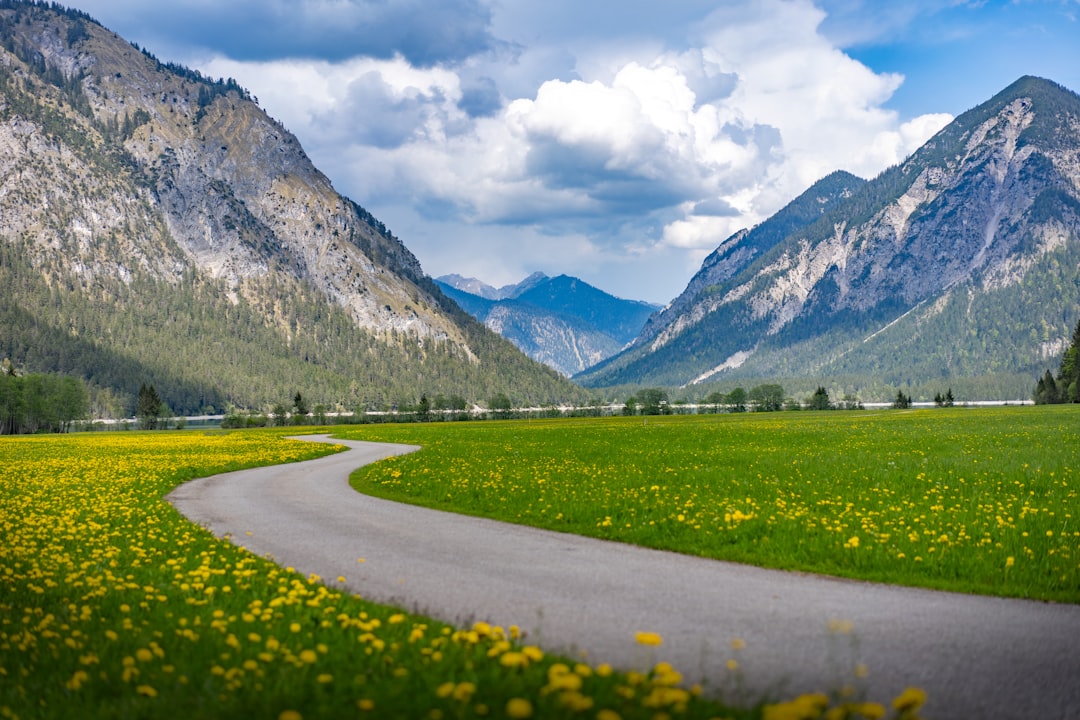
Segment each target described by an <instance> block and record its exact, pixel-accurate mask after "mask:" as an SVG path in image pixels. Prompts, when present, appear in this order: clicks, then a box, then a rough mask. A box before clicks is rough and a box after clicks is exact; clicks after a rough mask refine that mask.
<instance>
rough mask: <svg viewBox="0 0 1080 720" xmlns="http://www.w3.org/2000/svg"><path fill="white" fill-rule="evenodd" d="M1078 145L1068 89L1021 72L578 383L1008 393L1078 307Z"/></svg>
mask: <svg viewBox="0 0 1080 720" xmlns="http://www.w3.org/2000/svg"><path fill="white" fill-rule="evenodd" d="M1078 149H1080V97H1077V95H1075V94H1074V93H1072V92H1070V91H1068V90H1066V89H1064V88H1062V87H1060V86H1057V85H1055V84H1054V83H1051V82H1049V81H1046V80H1042V79H1039V78H1031V77H1025V78H1021V79H1020V80H1018V81H1017V82H1016V83H1014V84H1013V85H1011V86H1009V87H1008V88H1006V89H1005V90H1004V91H1002V92H1001V93H1000V94H998V95H997V96H996V97H994V98H993V99H991V100H990V101H988V102H986V103H984V104H983V105H980V106H979V107H977V108H974V109H973V110H971V111H969V112H967V113H964V114H963V115H961V116H960V117H958V118H957V119H956V120H955V121H954V122H953V123H951V124H950V125H949V126H948V127H946V128H945V129H943V130H942V131H941V132H940V133H938V135H936V136H935V137H933V138H932V139H931V140H930V141H929V142H927V143H926V145H924V146H923V147H922V148H921V149H920V150H918V151H917V152H916V153H915V154H913V155H912V156H911V157H910V158H908V160H906V161H905V162H904V163H903V164H901V165H899V166H897V167H894V168H891V169H889V170H887V171H886V172H884V173H883V174H882V175H880V176H879V177H877V178H875V179H874V180H872V181H870V182H868V183H865V184H862V185H860V186H858V187H855V188H852V189H851V191H850V192H849V193H847V194H846V197H841V198H839V199H838V200H837V201H836V202H835V203H833V204H831V208H829V209H828V210H827V211H826V212H825V214H824V216H823V217H821V218H820V219H818V220H816V221H815V222H813V223H812V224H810V225H807V226H805V227H803V228H798V229H796V230H795V231H794V232H791V233H790V234H788V235H787V236H786V237H784V238H783V240H782V241H780V242H779V243H777V244H776V245H774V246H773V247H771V248H770V249H767V250H764V251H762V252H761V253H760V254H759V255H758V256H756V257H755V258H753V259H752V260H751V262H750V263H749V264H746V265H743V266H737V267H735V268H734V271H733V272H731V273H729V274H726V275H722V276H718V277H717V278H716V279H709V280H708V281H706V282H699V283H698V284H697V285H696V286H695V285H694V284H693V283H692V284H691V287H690V288H688V290H687V292H686V293H684V294H683V295H682V296H681V297H680V298H679V299H677V300H676V301H675V302H674V303H673V304H672V308H674V311H673V312H670V315H669V313H668V312H665V313H664V315H669V316H668V317H666V318H665V317H663V316H661V318H659V319H658V322H657V323H656V325H657V327H659V328H660V330H659V331H653V332H651V334H649V333H643V335H642V337H641V338H640V339H639V340H638V341H637V342H636V343H635V345H634V346H633V347H632V348H630V349H629V350H628V351H626V352H625V353H623V354H621V355H620V356H618V357H616V358H613V359H611V360H609V361H608V362H607V363H605V364H604V365H603V366H601V367H598V368H596V369H595V370H594V371H591V372H590V373H588V374H587V375H584V376H582V377H581V378H580V379H581V380H582V381H583V382H584V383H585V384H587V385H593V386H602V385H613V384H618V383H627V382H636V383H650V384H668V385H685V384H690V383H695V382H696V383H700V382H704V381H707V380H725V381H747V380H752V379H754V378H799V377H803V378H823V377H833V378H846V379H847V380H849V381H851V382H852V383H854V384H856V385H858V384H862V385H864V386H865V385H867V384H870V383H872V382H884V383H892V384H905V383H917V382H926V381H929V380H934V381H941V382H945V381H947V380H950V379H958V378H983V379H985V380H986V381H987V383H988V385H987V387H991V386H992V387H996V388H1004V389H1002V392H1009V393H1017V394H1014V395H1012V396H1013V397H1017V396H1020V397H1026V396H1027V394H1029V393H1030V388H1026V389H1025V387H1026V385H1030V381H1029V380H1024V379H1023V378H1030V377H1034V375H1035V374H1037V373H1039V372H1041V369H1043V366H1044V365H1045V364H1046V363H1048V362H1051V359H1052V358H1053V357H1054V355H1055V354H1056V353H1060V351H1061V349H1062V348H1063V347H1064V343H1065V339H1066V338H1067V336H1068V332H1069V327H1070V324H1071V323H1073V322H1075V319H1076V317H1077V316H1078V315H1080V291H1078V288H1080V270H1078V268H1080V157H1078ZM748 237H750V234H745V235H741V236H735V237H734V238H732V239H731V240H729V241H728V242H726V243H725V244H724V245H722V246H721V248H720V249H719V250H718V252H720V253H726V254H727V255H728V256H732V255H734V254H735V253H736V252H737V251H738V250H739V249H740V246H741V245H742V244H743V243H745V242H746V238H748ZM726 248H730V249H726ZM708 262H709V261H706V265H708ZM703 272H706V269H704V268H703ZM1003 378H1013V379H1014V381H1013V382H1012V384H1009V382H1005V381H1004V380H1002V379H1003ZM1018 383H1022V384H1018Z"/></svg>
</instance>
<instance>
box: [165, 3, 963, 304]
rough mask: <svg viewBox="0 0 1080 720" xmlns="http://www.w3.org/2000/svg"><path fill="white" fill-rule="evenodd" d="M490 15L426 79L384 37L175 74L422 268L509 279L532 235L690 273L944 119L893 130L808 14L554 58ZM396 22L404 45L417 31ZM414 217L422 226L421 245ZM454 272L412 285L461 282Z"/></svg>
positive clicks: (729, 10)
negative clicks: (278, 125) (270, 130)
mask: <svg viewBox="0 0 1080 720" xmlns="http://www.w3.org/2000/svg"><path fill="white" fill-rule="evenodd" d="M186 1H187V2H193V1H194V0H186ZM410 1H411V0H410ZM342 4H343V5H345V6H348V8H349V9H350V10H351V11H353V12H354V13H359V12H360V9H364V11H365V12H368V13H370V12H374V10H373V8H374V7H375V6H374V5H370V4H363V3H338V4H337V5H342ZM598 4H599V5H602V6H603V7H605V8H607V10H609V11H610V10H611V9H612V8H611V7H610V4H604V3H602V2H600V3H598ZM387 5H394V7H395V9H394V10H393V12H398V11H400V10H401V8H403V7H405V8H409V7H412V6H411V5H410V4H409V2H405V3H404V4H400V5H398V4H394V3H389V4H387ZM308 6H309V8H318V7H326V6H328V4H327V3H322V4H319V3H314V4H309V5H308ZM271 7H272V8H273V7H276V6H275V5H273V4H272V5H271ZM380 7H381V4H380ZM492 7H493V9H492V10H491V11H490V12H491V13H492V14H491V16H490V20H491V24H490V27H489V26H487V25H484V17H485V13H487V12H489V11H488V10H486V9H484V8H479V7H474V6H473V5H472V4H471V3H468V2H464V0H463V1H462V2H460V3H458V10H459V11H460V12H461V13H462V14H463V16H464V17H465V18H477V23H478V24H477V25H476V28H477V29H476V31H475V33H474V34H475V35H476V37H474V38H472V39H471V40H468V41H465V40H462V41H461V42H460V43H459V47H460V49H461V52H456V51H449V50H447V51H440V53H441V55H442V56H443V57H445V58H446V61H444V62H436V63H434V64H432V63H431V62H430V60H431V58H432V57H434V56H428V57H421V56H420V55H415V53H414V54H412V55H410V54H409V53H407V52H404V51H402V50H401V49H400V48H402V47H406V46H407V43H404V42H403V41H401V40H400V39H399V40H396V41H395V43H396V44H395V47H396V48H398V50H397V53H398V54H396V55H395V54H389V55H385V56H383V55H382V54H381V50H380V48H381V47H383V46H381V45H378V44H377V43H376V44H375V46H374V48H375V49H374V50H369V51H365V52H364V53H362V54H359V55H357V56H355V57H348V58H347V59H344V58H343V59H333V58H331V59H323V60H317V61H316V60H302V59H297V58H288V59H279V60H272V61H259V62H256V61H253V60H250V59H244V58H245V56H243V55H242V54H240V53H237V54H235V55H233V56H232V57H228V58H227V57H225V56H224V54H219V55H217V56H216V57H214V58H212V59H209V60H206V59H204V60H201V61H198V62H196V63H195V64H196V65H198V66H199V67H200V69H203V70H204V71H207V72H209V73H210V74H212V75H215V76H233V77H236V78H238V79H239V80H240V81H241V82H242V83H243V84H245V85H247V86H248V87H250V88H252V89H253V90H254V91H255V93H256V94H257V95H258V96H259V97H260V99H261V100H262V103H263V105H264V106H265V107H267V108H268V110H269V111H270V112H271V113H272V114H274V115H276V116H277V117H279V118H281V119H282V120H283V121H284V122H285V124H286V125H287V126H289V127H290V128H291V129H293V130H294V131H295V132H296V133H297V134H298V135H299V136H300V137H301V139H302V140H303V141H304V142H305V146H306V147H307V149H308V151H309V154H311V155H312V157H313V158H315V160H316V162H317V164H318V165H319V166H320V167H321V168H323V169H324V170H326V171H327V172H328V174H330V175H331V177H332V178H334V180H335V182H336V184H338V186H339V187H340V188H341V189H343V190H344V191H345V192H346V193H347V194H349V195H351V196H353V197H354V198H355V199H357V200H359V201H360V202H362V203H364V204H368V205H370V206H372V209H373V210H376V211H379V210H380V209H382V210H383V211H385V212H386V213H390V214H395V213H396V214H397V217H400V218H401V219H402V221H403V222H407V223H409V226H410V227H415V228H417V229H418V230H417V236H416V237H408V238H406V240H407V242H408V244H409V245H410V247H411V248H413V249H414V251H416V252H417V253H418V254H419V255H420V256H421V260H422V261H425V263H427V262H428V260H427V259H426V258H439V260H438V261H437V262H444V261H445V262H449V260H448V258H450V257H452V256H453V251H452V249H449V248H448V247H447V243H451V242H456V243H460V245H461V248H462V249H463V251H464V250H466V249H467V250H469V251H470V252H471V251H472V250H473V249H475V247H477V244H478V243H481V241H480V240H479V239H478V238H483V239H484V240H483V243H487V245H486V247H487V248H488V250H487V251H486V252H485V253H483V256H484V257H485V258H487V259H486V260H485V261H484V262H486V263H487V265H490V264H491V260H490V258H492V257H499V256H503V257H505V258H506V260H505V262H506V263H507V265H512V264H520V261H521V259H522V258H525V257H530V258H531V257H533V256H534V255H536V253H533V252H532V251H531V250H530V251H528V252H527V251H526V250H525V248H526V247H528V248H532V247H533V246H534V245H535V244H536V243H537V242H539V240H538V238H548V241H547V244H548V245H550V246H551V247H567V248H573V251H572V252H570V251H567V256H568V257H573V258H577V259H579V260H580V261H581V262H582V263H585V262H586V260H588V262H594V263H595V262H598V261H600V260H601V259H602V261H603V262H606V263H609V264H619V263H624V264H632V263H645V264H646V265H647V264H648V263H649V262H650V260H655V259H656V258H659V257H661V256H662V257H664V258H665V260H664V262H665V263H667V265H668V266H669V267H670V268H675V267H676V266H679V267H681V266H683V265H685V266H686V267H688V268H690V269H691V270H692V266H693V265H694V264H695V263H696V262H699V261H700V259H701V258H702V257H703V256H704V254H706V253H707V252H709V251H710V250H712V249H714V248H715V247H716V246H717V245H719V244H720V242H722V241H723V240H724V239H725V238H727V237H728V236H729V235H730V234H731V233H733V232H735V231H737V230H738V229H740V228H742V227H747V226H750V225H753V224H756V223H757V222H760V221H761V220H764V219H765V218H767V217H768V216H769V215H770V214H772V213H773V212H775V211H776V210H778V209H779V208H780V207H782V206H783V205H784V204H785V203H787V202H788V201H790V200H791V199H792V198H793V197H794V196H795V195H797V194H798V193H800V192H802V191H803V190H805V189H806V188H807V187H808V186H809V185H810V184H812V183H813V182H815V181H816V180H818V179H820V178H821V177H823V176H824V175H826V174H828V173H830V172H832V171H834V170H837V169H845V170H848V171H850V172H853V173H855V174H857V175H861V176H863V177H871V176H873V175H876V174H877V173H878V172H880V171H881V170H882V169H884V168H885V167H887V166H889V165H891V164H895V163H897V162H899V161H901V160H902V159H903V158H904V157H906V156H907V155H908V154H909V153H911V152H912V151H914V150H915V149H917V148H918V147H919V146H920V145H921V144H922V143H923V142H924V141H925V140H926V139H928V138H929V137H930V136H931V135H932V134H933V133H934V132H936V131H937V130H939V129H940V128H941V127H942V126H944V125H945V124H946V123H947V122H948V121H949V120H950V119H951V118H950V116H948V115H927V116H922V117H918V118H914V119H911V120H909V121H907V122H901V120H900V118H899V116H898V114H897V113H896V112H895V111H892V110H889V109H887V108H886V106H885V104H886V102H887V101H888V100H889V98H890V97H891V96H892V95H893V93H894V92H895V91H896V90H897V88H898V87H899V86H900V84H901V83H902V81H903V78H902V77H901V76H899V75H897V74H891V73H877V72H874V71H873V70H871V69H870V68H868V67H866V66H865V65H863V64H862V63H860V62H858V61H856V60H854V59H853V58H852V57H850V56H849V55H847V54H846V53H845V52H843V51H842V50H840V49H839V48H838V47H837V46H836V45H835V44H834V42H832V41H830V40H829V39H828V38H827V37H825V35H823V34H822V30H821V25H822V22H823V21H824V19H825V17H826V15H825V13H824V12H823V11H822V10H820V9H819V8H818V7H816V6H815V5H814V4H812V3H811V2H810V1H809V0H746V1H745V2H732V3H724V4H722V5H721V6H720V8H719V9H714V8H715V3H686V4H683V5H680V7H681V8H682V10H683V12H684V13H686V14H688V15H692V16H693V17H694V18H696V20H695V21H694V22H693V23H690V22H689V20H688V19H685V18H684V21H683V22H682V23H681V24H679V25H678V27H679V28H680V31H681V34H679V35H676V34H674V33H673V32H672V27H673V26H670V25H665V26H664V28H663V29H662V30H658V31H657V33H656V34H655V36H650V34H649V29H650V28H648V27H647V26H641V25H639V26H636V27H635V30H634V32H630V31H629V30H628V31H627V34H626V36H625V37H618V36H616V37H613V38H607V39H606V40H605V41H604V42H603V43H596V42H589V40H590V38H589V37H588V36H587V35H586V34H585V32H586V31H585V30H583V29H582V28H585V27H588V26H587V25H581V24H577V25H576V26H575V27H576V28H577V31H576V32H577V33H579V34H580V38H579V39H580V44H575V41H574V39H573V38H574V37H575V35H574V33H569V37H561V38H560V40H559V42H558V43H556V42H554V41H553V40H552V39H549V38H545V37H543V33H542V32H540V31H539V30H538V33H539V36H526V35H523V34H521V33H522V32H523V31H522V28H525V27H527V26H529V22H527V21H528V20H530V19H531V20H532V21H534V25H535V27H536V28H540V29H542V28H543V27H545V24H544V23H545V22H548V23H554V22H555V20H553V19H552V16H550V15H544V16H543V17H539V16H538V15H537V13H540V12H541V9H539V8H542V7H546V6H540V5H536V4H528V5H527V6H526V5H522V4H511V5H507V6H492ZM620 7H622V6H621V5H620ZM633 7H637V8H639V10H640V11H641V12H645V10H643V9H642V8H644V5H642V6H638V5H637V4H633ZM556 10H557V8H556ZM594 10H595V11H597V12H599V10H597V9H596V8H594ZM312 12H314V10H312ZM385 12H386V13H390V14H392V12H391V10H389V9H385ZM424 12H427V10H425V11H424ZM552 12H554V11H552ZM500 13H502V14H500ZM507 14H509V15H511V16H512V17H507ZM645 14H646V15H647V14H648V13H647V12H646V13H645ZM436 16H437V17H440V16H439V15H438V13H436ZM348 17H351V16H348ZM386 17H390V15H389V14H388V15H386ZM566 17H571V15H569V14H568V15H567V16H566ZM566 17H564V18H563V19H562V20H561V22H563V23H564V24H565V23H567V22H568V21H567V20H566ZM620 17H623V19H624V21H625V16H620ZM657 22H659V21H657ZM466 26H469V23H466ZM412 27H413V29H412V30H410V31H409V32H414V33H419V34H421V35H423V34H424V33H425V32H428V30H430V29H431V28H432V23H429V22H426V21H425V22H422V23H419V25H415V24H413V26H412ZM594 27H595V26H594ZM515 28H516V29H515ZM688 28H689V29H688ZM398 32H399V33H400V32H404V31H401V30H399V31H398ZM455 32H457V31H455ZM509 32H514V33H517V34H512V35H509V36H502V35H500V38H499V40H494V39H492V37H487V35H488V34H493V36H494V34H500V33H509ZM299 34H300V35H303V32H300V33H299ZM352 37H354V38H355V37H356V34H355V29H354V31H353V35H352ZM657 38H659V40H658V39H657ZM297 42H299V41H297ZM466 48H468V51H469V52H472V54H471V55H468V57H465V56H464V55H463V53H465V52H466ZM343 52H344V51H343ZM459 55H460V56H461V57H458V56H459ZM545 73H546V75H545ZM384 219H386V218H384ZM425 221H427V222H431V223H437V225H432V231H431V232H427V233H424V232H423V231H421V230H419V228H422V227H423V222H425ZM455 223H457V224H456V225H454V224H455ZM391 225H392V223H391ZM451 226H453V227H455V228H457V230H456V231H453V232H451V231H450V230H449V228H450V227H451ZM435 227H438V228H439V230H438V232H435V231H434V230H433V228H435ZM470 228H471V229H470ZM398 232H399V234H401V231H400V230H399V231H398ZM466 238H469V239H468V240H466ZM514 238H517V240H516V241H515V240H514ZM559 238H564V239H567V240H559ZM549 254H550V253H546V252H543V251H542V252H540V255H541V256H546V255H549ZM680 258H681V259H680ZM460 262H461V263H462V265H461V266H458V267H453V266H451V267H447V266H436V267H434V268H429V270H430V271H433V272H435V273H436V274H438V273H440V272H450V271H462V272H468V268H467V267H465V266H464V265H465V263H467V262H468V259H467V258H466V257H464V254H463V255H462V257H461V258H460ZM477 262H479V261H477ZM485 267H487V266H485ZM546 269H548V270H555V271H563V270H572V269H573V268H571V267H569V266H566V267H562V268H546ZM672 272H675V270H674V269H673V270H672ZM581 274H585V273H581ZM485 279H488V280H489V281H495V280H498V281H499V282H503V281H506V282H509V281H511V280H514V279H515V278H506V277H501V278H495V277H492V275H491V274H490V273H489V274H488V275H487V276H485ZM684 281H685V278H684V279H683V280H682V282H684ZM675 282H676V283H677V282H680V281H678V280H677V281H675ZM677 289H681V288H677ZM677 289H676V291H677Z"/></svg>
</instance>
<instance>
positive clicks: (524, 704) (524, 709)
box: [506, 698, 533, 720]
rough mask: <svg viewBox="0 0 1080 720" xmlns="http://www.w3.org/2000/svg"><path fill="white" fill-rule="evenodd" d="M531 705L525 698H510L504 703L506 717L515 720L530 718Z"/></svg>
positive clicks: (531, 712)
mask: <svg viewBox="0 0 1080 720" xmlns="http://www.w3.org/2000/svg"><path fill="white" fill-rule="evenodd" d="M532 714H533V706H532V703H531V702H529V701H528V700H526V699H525V698H512V699H511V700H509V701H508V702H507V703H506V716H507V717H509V718H514V719H515V720H524V718H528V717H532Z"/></svg>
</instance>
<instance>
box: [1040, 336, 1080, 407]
mask: <svg viewBox="0 0 1080 720" xmlns="http://www.w3.org/2000/svg"><path fill="white" fill-rule="evenodd" d="M1034 400H1035V404H1036V405H1053V404H1056V403H1075V402H1080V321H1078V322H1077V323H1076V329H1075V330H1073V334H1072V340H1071V341H1070V343H1069V347H1068V348H1067V349H1066V350H1065V354H1064V355H1062V356H1061V366H1060V367H1059V368H1058V373H1057V377H1056V378H1055V377H1054V374H1053V373H1052V372H1050V370H1047V371H1046V373H1045V374H1044V375H1043V376H1042V377H1041V378H1039V380H1038V382H1036V383H1035V393H1034Z"/></svg>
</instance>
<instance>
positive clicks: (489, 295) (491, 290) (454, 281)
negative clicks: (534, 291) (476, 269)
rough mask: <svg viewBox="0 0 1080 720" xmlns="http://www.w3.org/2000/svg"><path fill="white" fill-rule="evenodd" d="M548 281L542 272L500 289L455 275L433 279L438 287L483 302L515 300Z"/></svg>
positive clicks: (474, 279)
mask: <svg viewBox="0 0 1080 720" xmlns="http://www.w3.org/2000/svg"><path fill="white" fill-rule="evenodd" d="M549 279H550V278H548V276H547V275H545V274H544V273H542V272H534V273H533V274H532V275H530V276H529V277H527V278H525V279H524V280H522V281H521V282H519V283H516V284H514V285H504V286H503V287H501V288H496V287H492V286H491V285H488V284H487V283H485V282H483V281H482V280H477V279H476V278H467V277H462V276H461V275H457V274H452V275H443V276H442V277H438V278H435V281H436V282H438V283H439V284H440V285H443V286H446V285H449V286H450V287H452V288H454V289H455V290H460V291H461V292H465V293H468V294H470V295H476V296H477V297H481V298H483V299H485V300H508V299H512V298H516V297H517V296H518V295H520V294H521V293H523V292H525V291H526V290H528V289H529V288H531V287H533V286H535V285H537V284H539V283H541V282H544V281H545V280H549Z"/></svg>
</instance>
